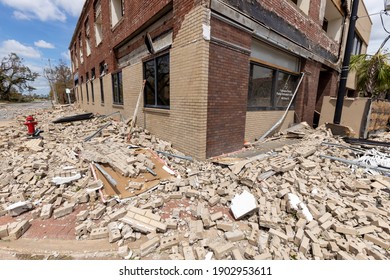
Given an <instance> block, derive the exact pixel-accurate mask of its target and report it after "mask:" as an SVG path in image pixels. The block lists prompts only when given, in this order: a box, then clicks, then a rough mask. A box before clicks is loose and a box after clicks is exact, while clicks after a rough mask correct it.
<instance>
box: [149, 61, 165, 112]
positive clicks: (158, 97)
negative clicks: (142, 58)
mask: <svg viewBox="0 0 390 280" xmlns="http://www.w3.org/2000/svg"><path fill="white" fill-rule="evenodd" d="M144 78H145V80H146V84H145V92H144V102H145V107H157V108H164V109H169V106H170V89H169V54H165V55H162V56H159V57H155V58H153V59H152V60H149V61H146V62H144Z"/></svg>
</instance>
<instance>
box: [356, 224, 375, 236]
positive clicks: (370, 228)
mask: <svg viewBox="0 0 390 280" xmlns="http://www.w3.org/2000/svg"><path fill="white" fill-rule="evenodd" d="M377 229H378V228H377V227H376V226H372V225H371V226H365V227H361V228H358V229H357V232H358V234H359V235H364V234H367V233H373V232H375V231H376V230H377Z"/></svg>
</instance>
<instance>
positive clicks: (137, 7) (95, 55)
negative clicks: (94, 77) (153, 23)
mask: <svg viewBox="0 0 390 280" xmlns="http://www.w3.org/2000/svg"><path fill="white" fill-rule="evenodd" d="M93 2H94V1H88V2H87V3H86V6H85V12H84V13H83V14H82V15H81V17H80V18H79V24H78V29H77V30H75V33H74V34H75V36H74V38H73V39H74V40H76V42H77V38H78V34H79V33H80V32H81V34H82V39H83V48H84V63H83V64H80V63H79V69H78V72H79V76H84V81H85V73H86V72H87V71H91V69H92V68H93V67H95V68H96V71H97V72H96V73H97V74H98V70H99V63H100V62H102V61H103V60H104V61H105V62H106V63H107V64H108V71H109V72H112V71H114V70H115V67H116V65H115V54H114V52H113V51H112V49H113V48H114V47H115V46H117V45H118V44H119V43H121V42H122V41H123V40H125V39H126V38H127V37H129V36H130V35H131V34H133V33H134V32H136V31H137V29H139V28H140V27H141V26H142V25H144V24H145V23H146V22H147V21H148V20H149V19H150V18H152V17H153V16H154V15H156V14H157V13H158V12H159V11H161V10H162V9H163V8H165V7H167V6H168V5H169V4H170V3H171V0H149V1H125V15H124V16H123V18H122V19H121V20H120V21H119V22H118V23H117V25H116V26H114V27H113V28H112V27H111V10H110V1H101V9H102V11H101V13H102V21H103V23H102V26H103V41H102V43H101V44H99V46H96V41H95V27H94V22H95V19H94V7H93ZM87 17H88V19H89V20H88V22H89V25H90V34H91V55H90V56H88V57H87V56H86V44H85V31H84V22H85V20H86V19H87ZM73 43H74V41H72V42H71V46H73ZM78 50H79V45H78V42H77V53H78Z"/></svg>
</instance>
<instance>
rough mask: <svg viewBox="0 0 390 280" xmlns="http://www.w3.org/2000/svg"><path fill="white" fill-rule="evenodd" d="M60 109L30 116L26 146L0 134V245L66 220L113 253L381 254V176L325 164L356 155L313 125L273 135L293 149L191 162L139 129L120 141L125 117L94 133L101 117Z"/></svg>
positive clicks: (384, 243) (389, 207) (385, 211)
mask: <svg viewBox="0 0 390 280" xmlns="http://www.w3.org/2000/svg"><path fill="white" fill-rule="evenodd" d="M66 110H70V109H63V108H62V109H60V110H56V111H52V112H46V111H37V112H36V114H35V116H36V118H37V119H39V120H40V124H41V128H42V130H43V131H44V133H42V134H41V136H42V138H38V139H36V140H28V139H27V135H26V133H25V128H24V127H23V125H21V126H20V127H13V128H9V129H4V130H2V131H0V136H1V139H2V142H1V145H0V154H1V155H2V157H1V160H0V239H7V240H11V239H18V238H20V237H22V236H23V234H24V233H25V232H26V231H27V230H28V229H29V228H30V227H31V221H33V220H34V219H41V220H50V219H58V220H61V219H65V217H66V216H68V215H74V216H75V226H74V227H75V228H74V233H75V238H76V239H90V240H93V239H103V240H107V242H111V243H116V244H117V245H118V252H117V254H118V256H119V257H121V258H148V259H202V260H204V259H236V260H238V259H254V260H262V259H267V260H268V259H367V260H370V259H389V258H390V255H389V246H390V225H389V224H390V223H389V222H390V201H389V193H390V191H389V188H390V178H389V177H388V176H386V172H381V171H380V170H379V171H378V170H373V169H370V168H367V169H366V168H361V167H359V166H349V165H347V164H345V163H343V162H340V161H334V160H332V159H331V158H329V157H333V158H336V157H337V158H343V159H346V160H348V161H355V160H358V159H359V158H361V157H362V156H364V153H365V152H367V150H365V147H364V145H359V146H356V145H354V146H352V145H350V144H347V143H345V142H344V141H343V140H342V139H341V138H339V137H333V136H332V134H331V133H330V131H329V130H327V129H326V128H325V127H321V128H318V129H316V130H313V129H311V128H310V127H308V126H307V125H305V124H300V125H297V126H295V127H292V128H290V129H288V130H287V131H285V132H283V133H280V135H278V136H276V137H279V138H281V137H286V138H288V139H291V138H296V139H299V141H298V142H297V143H295V144H291V145H285V146H282V147H279V148H277V149H272V150H270V151H269V152H266V153H261V154H257V155H255V156H253V157H249V158H243V159H240V158H237V157H236V158H235V157H225V158H224V159H221V160H218V159H212V160H209V161H198V160H196V159H193V158H190V157H187V156H186V155H184V154H182V153H180V152H179V151H177V150H175V149H174V147H172V145H171V144H170V143H168V142H166V141H163V140H160V139H158V138H156V137H155V136H153V135H151V134H150V133H149V132H148V131H146V130H144V129H142V128H140V127H135V128H134V129H133V130H132V135H131V141H130V143H128V142H126V138H127V136H128V133H129V131H128V125H127V123H128V122H122V121H118V120H115V119H114V118H113V119H112V120H111V121H110V125H109V126H106V127H105V128H104V129H103V130H98V129H99V128H100V127H102V126H103V125H104V124H105V123H107V119H104V118H89V119H86V120H80V121H77V122H61V123H53V120H57V119H58V117H60V116H61V115H74V114H81V113H82V112H73V111H70V112H68V111H66ZM22 119H23V118H22V117H20V120H22ZM97 130H98V131H97ZM95 132H97V133H96V134H95ZM91 134H93V137H90V138H88V141H85V142H84V141H83V140H84V139H86V137H88V136H90V135H91ZM377 139H378V140H379V141H389V139H390V137H389V133H384V134H383V138H380V136H378V137H377ZM267 141H272V140H267ZM267 141H265V142H264V143H263V145H264V146H266V145H267ZM324 143H327V144H325V145H324ZM258 145H259V144H258ZM370 148H371V149H372V148H373V147H372V146H371V147H370ZM248 149H256V147H250V148H248ZM362 150H364V152H362ZM378 150H380V152H381V154H380V155H381V156H382V158H381V160H383V157H385V159H386V156H387V155H389V149H388V148H387V147H381V148H380V149H378ZM321 155H326V156H327V157H321ZM365 163H366V164H374V163H372V161H371V162H367V161H366V162H365ZM382 164H383V163H382ZM98 167H99V168H98ZM381 168H388V167H386V166H381ZM81 207H83V208H82V209H81V211H80V209H79V208H81ZM33 209H34V210H33ZM30 210H33V211H30ZM77 210H78V211H77ZM76 211H77V212H76ZM32 212H34V213H32ZM2 216H4V217H8V216H9V217H14V218H12V219H14V220H13V221H12V222H7V223H1V218H2ZM16 218H17V220H16ZM134 244H138V245H137V246H136V248H135V247H134V246H135V245H134ZM130 248H131V250H130Z"/></svg>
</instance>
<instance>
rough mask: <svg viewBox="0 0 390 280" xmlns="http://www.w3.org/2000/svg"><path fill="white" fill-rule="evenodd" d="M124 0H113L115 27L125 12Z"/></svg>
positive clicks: (112, 15)
mask: <svg viewBox="0 0 390 280" xmlns="http://www.w3.org/2000/svg"><path fill="white" fill-rule="evenodd" d="M124 8H125V6H124V0H111V27H114V26H115V25H116V24H117V23H118V22H119V20H120V19H121V18H122V17H123V15H124V13H125V9H124Z"/></svg>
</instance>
